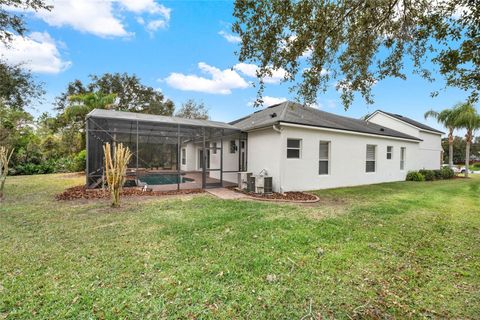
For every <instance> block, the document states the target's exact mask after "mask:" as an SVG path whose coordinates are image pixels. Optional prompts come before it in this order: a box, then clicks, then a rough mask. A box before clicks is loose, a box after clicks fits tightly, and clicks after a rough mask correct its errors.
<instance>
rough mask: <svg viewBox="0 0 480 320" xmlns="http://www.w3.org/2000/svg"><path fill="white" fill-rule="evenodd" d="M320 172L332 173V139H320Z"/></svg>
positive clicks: (321, 173) (322, 173)
mask: <svg viewBox="0 0 480 320" xmlns="http://www.w3.org/2000/svg"><path fill="white" fill-rule="evenodd" d="M318 174H320V175H328V174H330V141H320V152H319V162H318Z"/></svg>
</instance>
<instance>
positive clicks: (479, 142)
mask: <svg viewBox="0 0 480 320" xmlns="http://www.w3.org/2000/svg"><path fill="white" fill-rule="evenodd" d="M448 146H449V144H448V138H443V139H442V148H443V162H444V163H448ZM466 148H467V142H466V141H465V139H463V138H462V137H458V136H455V137H454V138H453V164H457V165H460V164H464V163H465V151H466ZM470 161H471V162H480V137H476V138H475V140H474V141H473V142H472V144H471V147H470Z"/></svg>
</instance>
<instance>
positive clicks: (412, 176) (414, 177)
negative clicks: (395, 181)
mask: <svg viewBox="0 0 480 320" xmlns="http://www.w3.org/2000/svg"><path fill="white" fill-rule="evenodd" d="M406 180H407V181H425V177H424V176H423V174H421V173H420V172H418V171H410V172H408V173H407V179H406Z"/></svg>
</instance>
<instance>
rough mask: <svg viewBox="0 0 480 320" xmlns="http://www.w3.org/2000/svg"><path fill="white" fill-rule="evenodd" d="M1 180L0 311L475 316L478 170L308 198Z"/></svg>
mask: <svg viewBox="0 0 480 320" xmlns="http://www.w3.org/2000/svg"><path fill="white" fill-rule="evenodd" d="M82 181H83V180H82V178H81V177H75V176H72V175H45V176H29V177H26V176H24V177H13V178H9V179H8V180H7V186H6V197H7V198H6V200H5V202H3V203H2V204H0V226H1V227H0V261H1V263H0V319H1V318H6V319H31V318H40V319H52V318H73V319H80V318H100V319H114V318H115V319H116V318H154V319H158V318H202V319H208V318H215V319H231V318H237V319H239V318H250V319H259V318H264V319H276V318H283V319H294V318H297V319H298V318H301V317H305V318H346V319H348V318H389V317H393V318H404V317H410V318H422V317H445V318H476V317H478V315H479V314H480V245H479V243H480V197H479V192H480V179H479V178H478V176H477V177H474V178H472V179H456V180H450V181H437V182H424V183H415V182H412V183H409V182H400V183H387V184H380V185H373V186H364V187H354V188H343V189H334V190H326V191H316V192H315V193H316V194H317V195H319V196H320V197H321V199H322V200H321V202H320V203H318V204H316V205H308V206H299V205H286V204H284V205H282V204H272V203H263V202H262V203H260V202H247V201H222V200H219V199H215V198H212V197H210V196H208V195H197V196H190V197H184V198H181V199H147V200H146V199H132V200H127V199H123V204H122V205H123V206H122V208H120V209H110V208H109V207H108V202H106V201H95V202H92V201H77V202H57V201H54V200H53V196H54V194H55V193H58V192H60V191H62V190H63V189H64V188H66V187H68V186H73V185H78V184H80V183H81V182H82Z"/></svg>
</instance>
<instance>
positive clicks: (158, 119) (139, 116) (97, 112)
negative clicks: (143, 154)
mask: <svg viewBox="0 0 480 320" xmlns="http://www.w3.org/2000/svg"><path fill="white" fill-rule="evenodd" d="M87 118H94V119H95V118H100V119H106V120H119V121H122V120H123V121H138V122H144V123H145V122H149V123H158V124H165V125H181V126H185V127H205V128H215V129H227V130H232V131H237V132H240V129H239V128H236V127H235V126H233V125H231V124H228V123H224V122H219V121H211V120H199V119H186V118H179V117H168V116H159V115H152V114H144V113H135V112H125V111H116V110H105V109H94V110H92V111H90V113H89V114H88V115H87Z"/></svg>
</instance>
